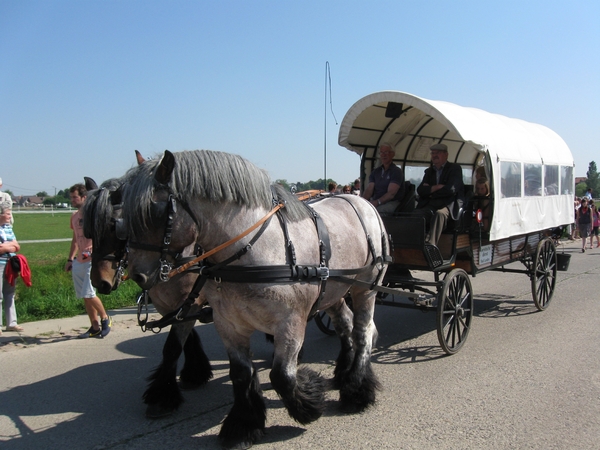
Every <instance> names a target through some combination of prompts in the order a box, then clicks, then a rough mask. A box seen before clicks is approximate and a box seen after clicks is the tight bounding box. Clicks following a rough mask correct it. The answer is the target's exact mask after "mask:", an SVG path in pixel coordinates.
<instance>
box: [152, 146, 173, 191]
mask: <svg viewBox="0 0 600 450" xmlns="http://www.w3.org/2000/svg"><path fill="white" fill-rule="evenodd" d="M173 169H175V156H173V153H171V152H170V151H169V150H165V153H164V155H163V157H162V158H161V160H160V163H159V164H158V166H157V167H156V173H155V174H154V179H155V180H156V181H158V182H159V183H160V184H169V181H171V174H172V173H173Z"/></svg>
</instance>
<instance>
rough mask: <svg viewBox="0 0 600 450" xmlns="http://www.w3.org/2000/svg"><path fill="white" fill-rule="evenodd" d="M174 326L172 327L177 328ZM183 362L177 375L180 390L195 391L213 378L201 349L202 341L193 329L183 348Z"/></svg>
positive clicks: (210, 368) (208, 362)
mask: <svg viewBox="0 0 600 450" xmlns="http://www.w3.org/2000/svg"><path fill="white" fill-rule="evenodd" d="M178 326H179V324H174V325H173V326H172V327H171V328H173V327H178ZM183 354H184V356H185V362H184V365H183V368H182V369H181V373H180V374H179V387H180V388H181V389H184V390H186V389H195V388H197V387H199V386H203V385H204V384H206V383H208V380H210V379H211V378H212V377H213V372H212V367H211V365H210V361H209V360H208V357H207V356H206V353H204V349H203V348H202V341H201V340H200V336H199V335H198V333H197V332H196V330H195V329H193V328H192V330H191V332H190V334H189V335H188V337H187V339H186V341H185V344H184V346H183Z"/></svg>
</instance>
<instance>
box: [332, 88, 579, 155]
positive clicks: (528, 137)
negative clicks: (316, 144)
mask: <svg viewBox="0 0 600 450" xmlns="http://www.w3.org/2000/svg"><path fill="white" fill-rule="evenodd" d="M394 108H396V113H394ZM399 111H401V114H400V115H399V116H398V112H399ZM394 116H396V117H394ZM338 142H339V144H340V145H341V146H343V147H346V148H348V149H350V150H352V151H354V152H356V153H358V154H359V155H362V154H363V152H365V151H366V150H367V149H374V148H376V146H377V145H378V144H379V143H381V142H390V143H392V144H393V145H395V147H396V159H408V160H415V161H418V160H428V156H429V155H428V151H427V150H428V147H429V145H431V144H432V143H434V142H435V143H437V142H444V143H445V144H447V145H448V152H449V157H450V158H449V159H450V160H451V161H455V162H459V163H462V164H474V163H475V160H476V159H477V157H478V155H479V154H480V153H481V152H485V151H488V152H489V154H490V157H491V158H492V159H493V160H497V161H522V162H527V163H545V164H560V165H567V166H572V165H573V156H572V154H571V151H570V150H569V147H568V146H567V144H566V143H565V142H564V141H563V139H562V138H561V137H560V136H559V135H558V134H556V133H555V132H554V131H552V130H550V129H549V128H547V127H545V126H543V125H538V124H535V123H531V122H526V121H524V120H519V119H513V118H509V117H505V116H502V115H499V114H492V113H489V112H486V111H483V110H481V109H477V108H469V107H463V106H458V105H455V104H453V103H448V102H444V101H437V100H427V99H424V98H420V97H417V96H415V95H411V94H407V93H405V92H399V91H382V92H375V93H373V94H370V95H367V96H366V97H363V98H361V99H360V100H358V101H357V102H356V103H355V104H354V105H352V107H351V108H350V109H349V110H348V112H347V113H346V115H345V116H344V120H343V121H342V124H341V126H340V132H339V137H338ZM368 153H371V152H368Z"/></svg>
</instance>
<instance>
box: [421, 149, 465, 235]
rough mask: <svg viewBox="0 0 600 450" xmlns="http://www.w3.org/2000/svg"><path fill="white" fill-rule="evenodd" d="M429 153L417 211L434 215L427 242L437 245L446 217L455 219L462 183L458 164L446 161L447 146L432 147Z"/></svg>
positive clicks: (459, 206) (461, 200)
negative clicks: (427, 166)
mask: <svg viewBox="0 0 600 450" xmlns="http://www.w3.org/2000/svg"><path fill="white" fill-rule="evenodd" d="M429 150H431V167H429V168H428V169H426V170H425V175H424V176H423V181H422V182H421V184H420V185H419V187H418V188H417V193H418V194H419V202H418V204H417V208H420V209H423V210H427V209H428V210H430V211H431V212H432V213H433V218H432V220H431V224H430V227H429V235H428V238H427V240H428V242H429V243H430V244H434V245H437V243H438V240H439V238H440V235H441V234H442V231H444V229H445V228H446V225H447V223H448V217H451V218H452V219H454V220H456V219H457V216H458V211H459V210H460V208H461V206H462V202H463V194H464V184H463V179H462V169H461V167H460V164H456V163H450V162H448V147H447V146H446V145H445V144H435V145H432V146H431V147H429Z"/></svg>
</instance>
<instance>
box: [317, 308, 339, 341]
mask: <svg viewBox="0 0 600 450" xmlns="http://www.w3.org/2000/svg"><path fill="white" fill-rule="evenodd" d="M315 323H316V324H317V327H319V330H321V331H322V332H323V333H325V334H327V335H329V336H334V335H335V330H334V329H333V325H332V324H331V317H329V316H328V315H327V313H326V312H325V311H319V312H318V313H317V314H316V315H315Z"/></svg>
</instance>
